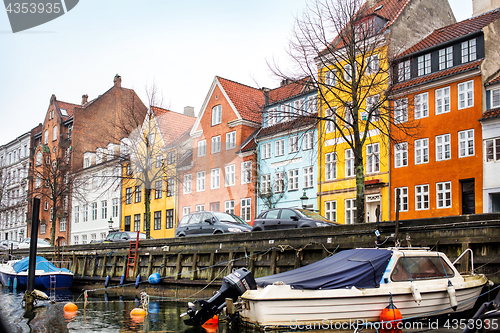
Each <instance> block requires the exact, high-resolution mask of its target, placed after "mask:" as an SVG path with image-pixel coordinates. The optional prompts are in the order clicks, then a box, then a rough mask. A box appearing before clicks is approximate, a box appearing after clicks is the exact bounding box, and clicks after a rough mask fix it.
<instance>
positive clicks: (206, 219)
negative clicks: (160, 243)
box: [175, 211, 252, 237]
mask: <svg viewBox="0 0 500 333" xmlns="http://www.w3.org/2000/svg"><path fill="white" fill-rule="evenodd" d="M251 230H252V227H251V226H250V225H249V224H248V223H246V222H245V221H244V220H243V219H242V218H241V217H239V216H236V215H234V214H228V213H221V212H208V211H207V212H196V213H192V214H188V215H185V216H184V217H183V218H182V219H181V220H180V222H179V225H178V226H177V229H176V230H175V237H184V236H196V235H211V234H226V233H233V232H234V233H236V232H249V231H251Z"/></svg>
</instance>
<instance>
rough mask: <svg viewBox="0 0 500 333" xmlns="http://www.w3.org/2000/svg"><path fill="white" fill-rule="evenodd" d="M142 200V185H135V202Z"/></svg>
mask: <svg viewBox="0 0 500 333" xmlns="http://www.w3.org/2000/svg"><path fill="white" fill-rule="evenodd" d="M141 201H142V187H141V186H140V185H139V186H136V187H135V202H141Z"/></svg>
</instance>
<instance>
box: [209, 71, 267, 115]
mask: <svg viewBox="0 0 500 333" xmlns="http://www.w3.org/2000/svg"><path fill="white" fill-rule="evenodd" d="M217 79H218V81H219V82H220V84H221V85H222V87H223V88H224V91H225V92H226V93H227V95H228V96H229V99H230V100H231V102H232V103H233V104H234V106H235V107H236V110H238V112H239V114H240V115H241V117H242V118H243V119H245V120H250V121H253V122H255V123H259V124H260V123H261V122H262V117H261V116H262V115H261V112H260V107H261V106H262V105H264V102H265V98H264V92H263V91H262V90H260V89H257V88H253V87H249V86H247V85H244V84H241V83H237V82H234V81H230V80H227V79H224V78H221V77H220V76H217Z"/></svg>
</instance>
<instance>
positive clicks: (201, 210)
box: [196, 204, 205, 212]
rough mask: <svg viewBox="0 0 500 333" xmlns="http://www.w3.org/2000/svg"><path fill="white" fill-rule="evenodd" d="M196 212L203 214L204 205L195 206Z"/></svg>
mask: <svg viewBox="0 0 500 333" xmlns="http://www.w3.org/2000/svg"><path fill="white" fill-rule="evenodd" d="M196 211H197V212H204V211H205V204H200V205H196Z"/></svg>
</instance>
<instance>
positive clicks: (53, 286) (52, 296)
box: [50, 275, 56, 302]
mask: <svg viewBox="0 0 500 333" xmlns="http://www.w3.org/2000/svg"><path fill="white" fill-rule="evenodd" d="M50 301H51V302H55V301H56V276H55V275H50Z"/></svg>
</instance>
